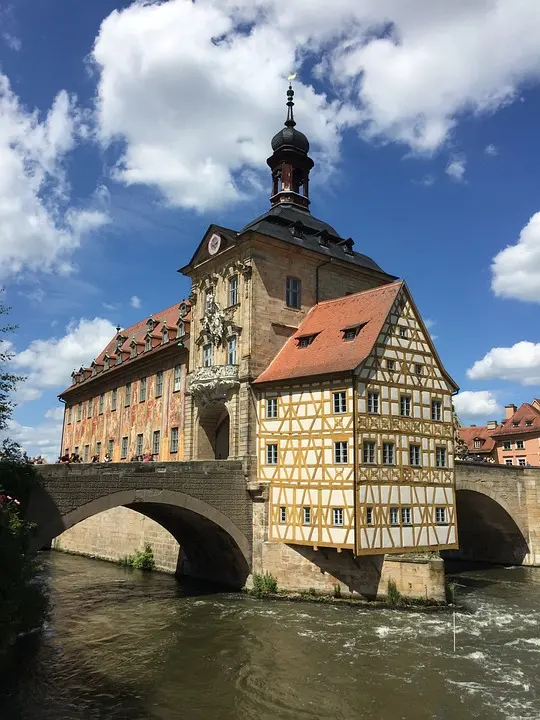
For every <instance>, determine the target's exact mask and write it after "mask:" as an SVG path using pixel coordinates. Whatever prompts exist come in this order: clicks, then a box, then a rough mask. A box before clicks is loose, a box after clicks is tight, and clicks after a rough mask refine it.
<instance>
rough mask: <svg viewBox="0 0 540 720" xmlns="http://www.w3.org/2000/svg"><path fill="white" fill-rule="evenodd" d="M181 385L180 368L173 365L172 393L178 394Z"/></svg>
mask: <svg viewBox="0 0 540 720" xmlns="http://www.w3.org/2000/svg"><path fill="white" fill-rule="evenodd" d="M181 385H182V366H181V365H175V366H174V375H173V392H178V391H179V390H180V387H181Z"/></svg>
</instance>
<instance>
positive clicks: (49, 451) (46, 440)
mask: <svg viewBox="0 0 540 720" xmlns="http://www.w3.org/2000/svg"><path fill="white" fill-rule="evenodd" d="M7 435H8V437H9V438H10V439H11V440H14V441H15V442H17V443H19V445H20V446H21V448H22V449H23V450H24V451H26V453H27V454H28V456H29V457H35V456H36V455H41V456H42V457H45V458H46V459H47V460H48V461H49V462H54V461H55V460H56V459H57V458H58V455H59V453H60V441H61V438H62V423H58V422H53V421H51V420H50V419H47V420H45V421H44V422H39V423H37V424H36V425H34V426H31V425H21V424H20V423H18V422H16V421H15V420H12V421H11V422H9V423H8V428H7Z"/></svg>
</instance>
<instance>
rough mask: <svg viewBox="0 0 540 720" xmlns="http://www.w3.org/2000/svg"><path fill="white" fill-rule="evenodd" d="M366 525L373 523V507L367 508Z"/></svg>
mask: <svg viewBox="0 0 540 720" xmlns="http://www.w3.org/2000/svg"><path fill="white" fill-rule="evenodd" d="M366 525H373V508H372V507H367V508H366Z"/></svg>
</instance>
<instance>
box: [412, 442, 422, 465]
mask: <svg viewBox="0 0 540 720" xmlns="http://www.w3.org/2000/svg"><path fill="white" fill-rule="evenodd" d="M420 464H421V463H420V445H409V465H416V466H418V465H420Z"/></svg>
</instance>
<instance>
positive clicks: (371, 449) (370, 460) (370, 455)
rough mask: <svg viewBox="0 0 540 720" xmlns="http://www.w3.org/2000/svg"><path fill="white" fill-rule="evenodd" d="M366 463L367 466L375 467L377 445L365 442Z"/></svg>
mask: <svg viewBox="0 0 540 720" xmlns="http://www.w3.org/2000/svg"><path fill="white" fill-rule="evenodd" d="M364 463H365V464H366V465H373V464H374V463H375V443H374V442H365V443H364Z"/></svg>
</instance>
